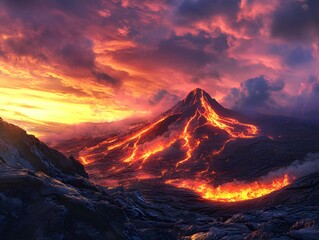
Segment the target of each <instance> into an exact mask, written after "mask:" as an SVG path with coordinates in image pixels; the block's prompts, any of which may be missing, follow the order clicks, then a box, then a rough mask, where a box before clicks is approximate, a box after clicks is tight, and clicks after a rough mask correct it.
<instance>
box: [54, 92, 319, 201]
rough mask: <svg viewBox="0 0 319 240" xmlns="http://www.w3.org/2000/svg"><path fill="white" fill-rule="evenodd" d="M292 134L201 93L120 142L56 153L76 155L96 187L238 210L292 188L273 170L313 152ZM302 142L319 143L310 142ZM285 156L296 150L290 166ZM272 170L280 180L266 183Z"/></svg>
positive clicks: (283, 121)
mask: <svg viewBox="0 0 319 240" xmlns="http://www.w3.org/2000/svg"><path fill="white" fill-rule="evenodd" d="M274 122H275V123H276V124H274ZM280 124H285V127H286V128H285V129H288V131H287V132H285V129H283V128H280ZM295 128H296V126H295V123H292V122H291V121H287V119H281V120H278V119H275V118H269V117H267V116H261V117H259V118H256V117H248V116H245V115H243V114H240V113H237V112H234V111H231V110H229V109H226V108H224V107H223V106H221V105H220V104H219V103H218V102H217V101H216V100H215V99H213V98H211V96H210V95H209V94H208V93H207V92H205V91H204V90H202V89H195V90H193V91H191V92H190V93H189V94H188V95H187V97H186V98H185V99H183V100H182V101H180V102H178V103H177V104H176V105H175V106H174V107H173V108H171V109H170V110H168V111H167V112H165V113H163V114H162V115H160V116H159V117H157V118H156V119H154V120H153V121H151V122H148V123H144V124H140V125H139V126H138V127H135V128H133V129H132V130H130V131H128V132H126V133H125V134H123V135H119V136H111V137H106V138H104V139H102V140H96V139H95V140H93V139H92V140H91V141H87V142H86V144H87V146H86V147H85V148H83V147H82V148H79V147H78V146H77V147H74V146H73V145H72V147H70V148H68V146H69V145H68V144H63V145H61V146H58V147H57V148H58V149H59V150H61V151H63V152H65V153H66V152H67V153H70V152H72V153H73V154H74V155H76V157H78V158H79V159H80V160H81V161H82V163H83V164H84V165H86V169H87V171H88V172H89V174H90V176H91V179H92V180H93V181H94V182H96V183H97V184H101V185H110V184H111V185H112V184H118V185H123V186H131V185H132V183H135V182H136V181H146V180H153V181H156V182H158V183H163V184H168V185H172V186H174V187H177V188H183V189H188V190H190V191H193V192H194V193H196V194H199V196H200V197H202V198H206V199H209V200H213V201H221V202H236V201H243V200H248V199H254V198H258V197H261V196H263V195H266V194H269V193H271V192H273V191H276V190H278V189H281V188H283V187H285V186H287V185H288V184H290V183H291V182H293V181H294V179H295V178H296V176H294V175H293V174H290V173H288V172H284V171H278V170H279V169H281V168H284V167H286V166H289V164H291V163H292V162H293V161H295V160H296V157H304V156H305V155H306V153H308V152H311V150H312V149H315V148H316V146H317V145H318V143H316V144H313V143H312V144H311V145H307V144H301V145H300V144H299V145H298V143H297V142H296V141H298V138H297V140H296V139H295V138H294V140H292V136H291V135H290V133H291V132H292V131H294V133H296V134H299V132H300V134H301V135H302V134H303V131H302V130H300V127H299V130H298V129H297V130H296V129H295ZM289 129H294V130H289ZM303 140H305V139H303ZM307 140H309V141H310V142H312V141H313V142H317V141H315V138H311V137H310V138H309V136H308V139H307ZM77 142H79V141H77ZM296 146H298V147H296ZM309 146H310V147H309ZM290 148H294V149H295V152H294V158H292V157H291V155H290V153H289V149H290ZM79 149H81V150H80V151H79ZM275 170H277V172H280V174H279V173H278V174H275V175H272V176H271V177H269V176H268V175H269V174H270V172H272V171H275Z"/></svg>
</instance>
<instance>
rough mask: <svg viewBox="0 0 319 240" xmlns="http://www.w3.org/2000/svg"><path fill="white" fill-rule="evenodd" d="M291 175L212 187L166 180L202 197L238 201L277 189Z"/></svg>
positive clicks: (260, 195) (190, 182)
mask: <svg viewBox="0 0 319 240" xmlns="http://www.w3.org/2000/svg"><path fill="white" fill-rule="evenodd" d="M292 180H293V177H289V176H288V174H285V175H284V176H283V177H276V178H274V179H272V180H271V181H254V182H252V183H246V182H236V181H234V182H231V183H225V184H223V185H220V186H218V187H213V186H211V185H209V184H208V183H207V182H204V181H196V180H195V181H192V180H168V181H166V183H167V184H171V185H173V186H175V187H178V188H185V189H189V190H192V191H194V192H196V193H198V194H199V195H200V196H201V197H202V198H205V199H209V200H213V201H218V202H238V201H244V200H249V199H255V198H259V197H262V196H264V195H267V194H269V193H272V192H274V191H276V190H279V189H281V188H283V187H285V186H287V185H289V184H290V183H291V181H292Z"/></svg>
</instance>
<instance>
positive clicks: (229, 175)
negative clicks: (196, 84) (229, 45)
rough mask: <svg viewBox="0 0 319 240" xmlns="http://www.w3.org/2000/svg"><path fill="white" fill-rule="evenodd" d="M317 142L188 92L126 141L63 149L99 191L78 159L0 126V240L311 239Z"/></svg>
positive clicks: (308, 128)
mask: <svg viewBox="0 0 319 240" xmlns="http://www.w3.org/2000/svg"><path fill="white" fill-rule="evenodd" d="M274 121H275V122H276V124H274ZM273 126H275V127H273ZM270 132H271V133H272V134H273V135H272V136H271V137H266V134H268V133H270ZM318 133H319V128H318V126H312V125H308V124H302V123H300V122H295V121H292V120H289V119H285V118H273V117H271V118H268V119H267V117H266V116H262V121H261V120H260V119H259V118H254V119H253V118H248V117H245V116H242V115H240V114H237V113H234V112H231V111H229V110H226V109H223V108H222V107H221V106H220V105H218V103H217V102H216V101H214V100H213V99H211V98H209V96H208V94H206V93H205V92H203V91H201V90H196V91H193V92H192V93H191V94H190V95H189V96H188V98H186V99H185V100H184V101H181V102H180V103H178V104H177V105H176V106H175V107H174V108H173V109H171V110H170V111H168V112H166V113H164V114H163V115H161V116H160V117H159V118H157V119H155V120H154V121H151V122H149V123H145V124H139V126H138V127H137V128H134V129H132V130H130V131H129V132H128V133H127V134H124V135H121V136H113V137H105V139H98V138H93V137H91V138H87V139H85V142H86V143H91V145H89V146H88V147H86V148H84V147H83V145H82V144H83V141H80V140H79V139H77V141H74V140H72V141H69V144H70V145H68V144H67V142H68V141H66V142H64V145H63V146H64V147H68V146H70V148H69V150H72V149H73V151H74V152H76V151H79V149H83V148H84V149H83V150H80V152H79V154H83V155H82V157H83V158H85V157H87V159H88V160H89V161H91V162H89V163H87V165H86V168H87V169H89V171H90V175H91V178H92V180H93V181H96V182H101V183H103V184H104V185H107V186H108V187H105V186H99V185H96V184H94V183H92V182H91V181H89V180H88V179H87V173H86V172H85V169H84V168H83V166H82V165H81V164H80V163H79V162H78V161H77V160H76V159H74V158H67V157H65V156H64V155H63V154H61V153H60V152H58V151H57V150H54V149H52V148H49V147H48V146H46V145H45V144H44V143H42V142H41V141H39V140H38V139H36V138H35V137H34V136H31V135H28V134H27V133H26V132H25V131H23V130H22V129H20V128H18V127H16V126H14V125H12V124H9V123H7V122H5V121H3V120H2V119H1V118H0V236H1V239H17V240H19V239H79V240H93V239H94V240H104V239H134V240H137V239H141V240H144V239H145V240H148V239H198V240H199V239H203V240H208V239H216V240H217V239H318V234H319V224H318V223H319V210H318V209H319V208H318V204H319V203H318V197H319V172H318V160H319V154H307V153H308V152H310V151H315V150H316V149H317V150H318V144H319V143H318V135H319V134H318ZM170 141H172V142H173V143H170ZM155 143H158V144H157V145H156V144H155ZM76 144H78V146H77V147H76ZM160 144H162V145H160ZM154 146H161V147H159V150H157V151H154V150H153V149H154ZM150 150H153V152H151V153H149V152H147V151H150ZM146 153H148V154H147V155H146V156H147V157H144V154H146ZM85 154H87V155H85ZM88 154H91V155H88ZM111 156H112V157H111ZM250 156H251V157H250ZM305 156H307V157H305ZM249 157H250V158H249ZM304 157H305V159H304V161H303V162H294V160H295V159H298V158H299V159H303V158H304ZM127 159H128V160H127ZM152 164H154V166H152ZM283 166H286V168H283ZM157 168H158V169H157ZM202 169H204V171H203V170H202ZM207 169H208V170H207ZM211 169H213V170H212V171H214V172H211ZM163 170H166V171H163ZM134 171H136V175H135V176H134ZM162 171H163V172H162ZM200 171H203V172H202V173H200ZM269 172H270V173H269ZM266 173H269V174H268V176H267V178H261V177H260V176H263V175H265V174H266ZM285 175H287V176H285ZM240 176H241V177H240ZM282 176H284V177H283V179H284V180H283V181H282V180H281V177H282ZM293 176H295V177H296V180H293ZM234 178H237V179H238V180H237V181H236V180H234ZM276 178H277V180H276ZM260 179H261V180H260ZM112 180H113V182H112ZM114 180H116V181H119V182H122V183H123V184H125V185H126V186H130V187H134V188H135V189H132V188H123V187H122V186H119V187H115V185H116V184H114ZM290 181H294V182H292V183H291V184H290V185H289V186H286V187H283V186H284V185H286V184H288V183H289V182H290ZM120 184H121V183H118V185H120ZM282 187H283V188H282ZM136 188H137V190H136ZM276 189H280V190H278V191H274V190H276ZM238 190H241V191H238ZM270 191H274V192H272V193H270V194H268V195H266V196H263V197H260V198H258V199H251V200H248V201H241V202H232V203H228V202H226V201H238V200H242V199H247V198H255V197H258V196H261V195H264V194H266V193H269V192H270ZM140 192H142V194H141V193H140ZM194 192H195V193H196V194H194ZM227 194H228V195H227ZM202 197H204V198H207V199H209V200H206V199H203V198H202ZM210 200H215V201H210ZM216 200H217V201H219V202H216ZM220 201H225V202H220Z"/></svg>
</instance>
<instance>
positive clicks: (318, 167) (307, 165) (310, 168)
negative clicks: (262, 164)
mask: <svg viewBox="0 0 319 240" xmlns="http://www.w3.org/2000/svg"><path fill="white" fill-rule="evenodd" d="M318 171H319V153H308V154H307V155H306V157H305V158H304V159H303V160H297V161H295V162H293V163H292V164H291V165H289V166H287V167H284V168H280V169H278V170H276V171H273V172H270V173H269V174H268V175H267V176H266V177H265V180H266V181H268V180H270V181H271V180H272V179H274V178H276V177H281V176H283V175H284V174H287V175H288V176H289V177H293V178H295V179H297V178H300V177H303V176H306V175H309V174H311V173H314V172H318Z"/></svg>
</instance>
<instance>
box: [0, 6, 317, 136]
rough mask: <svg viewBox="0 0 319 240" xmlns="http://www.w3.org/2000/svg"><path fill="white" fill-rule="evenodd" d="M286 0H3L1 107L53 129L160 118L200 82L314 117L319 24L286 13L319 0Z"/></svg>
mask: <svg viewBox="0 0 319 240" xmlns="http://www.w3.org/2000/svg"><path fill="white" fill-rule="evenodd" d="M216 2H218V1H216ZM287 4H288V5H287V8H285V9H283V8H282V7H281V6H280V5H278V3H277V2H276V1H270V2H269V3H268V4H267V7H265V6H264V4H263V3H262V2H260V1H254V2H250V1H240V2H238V1H230V2H229V3H227V4H225V6H224V7H223V8H219V7H218V4H217V5H216V3H215V2H211V3H209V2H208V1H207V2H206V1H196V2H192V1H180V2H179V3H174V2H167V1H166V2H165V1H159V2H156V3H154V2H150V1H148V0H143V1H142V3H141V2H138V1H135V0H129V1H96V2H94V3H89V2H87V1H80V2H78V3H77V4H76V6H74V9H73V8H72V9H70V8H69V7H68V5H67V4H64V3H58V2H57V1H53V2H52V3H50V4H48V5H43V4H40V3H39V2H38V1H37V0H36V1H33V2H30V3H25V4H24V3H22V2H20V1H3V2H1V3H0V7H1V11H0V22H1V24H0V25H1V27H0V46H1V47H0V94H1V97H0V103H1V109H0V115H1V117H3V118H4V119H6V120H8V121H11V122H14V123H17V124H19V125H20V126H22V127H24V128H25V129H26V130H28V131H29V132H30V133H34V134H36V135H37V136H45V135H48V134H49V135H50V133H53V132H54V131H55V130H57V129H58V128H59V129H63V128H64V129H67V128H68V126H69V125H70V124H71V125H74V124H79V123H85V122H113V121H117V120H121V119H126V118H129V117H136V116H143V117H151V116H152V117H153V116H155V115H156V114H157V113H158V112H161V111H163V110H165V109H167V108H168V107H170V106H172V105H173V104H175V103H176V102H177V101H178V100H180V99H181V98H182V97H183V96H184V95H185V94H186V93H188V92H189V91H190V90H192V89H194V88H195V87H200V88H203V89H205V90H207V91H208V92H209V93H210V94H211V95H212V96H214V97H215V98H216V99H217V100H219V101H221V102H222V103H223V104H224V105H225V106H226V107H233V108H236V109H239V110H249V111H261V112H266V113H271V114H272V113H275V112H276V111H278V110H279V111H281V112H282V114H286V115H289V114H292V113H293V114H295V115H298V116H299V115H301V116H303V117H305V116H308V112H313V111H314V110H315V111H316V107H315V106H314V105H313V103H314V102H316V101H317V94H316V86H317V85H318V84H319V83H318V69H317V67H316V66H317V65H318V60H319V58H318V56H319V53H318V49H319V47H318V44H317V41H316V38H317V32H316V30H312V26H315V25H314V24H312V22H311V21H312V19H308V20H301V21H304V22H305V24H308V23H309V28H307V27H305V28H304V30H302V29H301V30H300V29H299V30H298V28H295V31H296V32H297V31H302V34H299V32H297V34H296V33H295V32H294V31H293V30H291V32H289V31H288V30H286V29H283V30H281V28H283V27H284V26H283V25H284V24H287V25H289V23H290V22H289V21H291V23H292V24H293V23H294V20H293V19H291V18H290V17H287V18H284V16H290V15H289V12H290V11H293V10H292V9H296V10H295V11H300V12H301V13H300V14H303V13H302V11H308V12H309V14H310V15H311V12H312V11H313V10H312V9H315V7H316V6H312V5H313V4H314V3H312V2H309V3H301V2H300V1H296V2H295V1H292V2H289V1H288V2H287ZM307 4H308V5H307ZM283 5H285V4H283ZM194 9H195V10H194ZM310 15H309V16H310ZM302 16H303V15H302ZM307 16H308V15H307ZM311 16H312V15H311ZM281 17H283V19H284V20H281ZM43 23H45V24H43ZM290 25H291V24H290ZM141 26H143V27H141ZM292 29H294V28H292ZM301 36H305V37H306V36H307V37H308V38H306V39H307V40H305V39H303V38H302V37H301ZM305 69H306V70H307V71H305ZM301 110H302V111H301ZM299 111H301V112H299Z"/></svg>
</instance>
